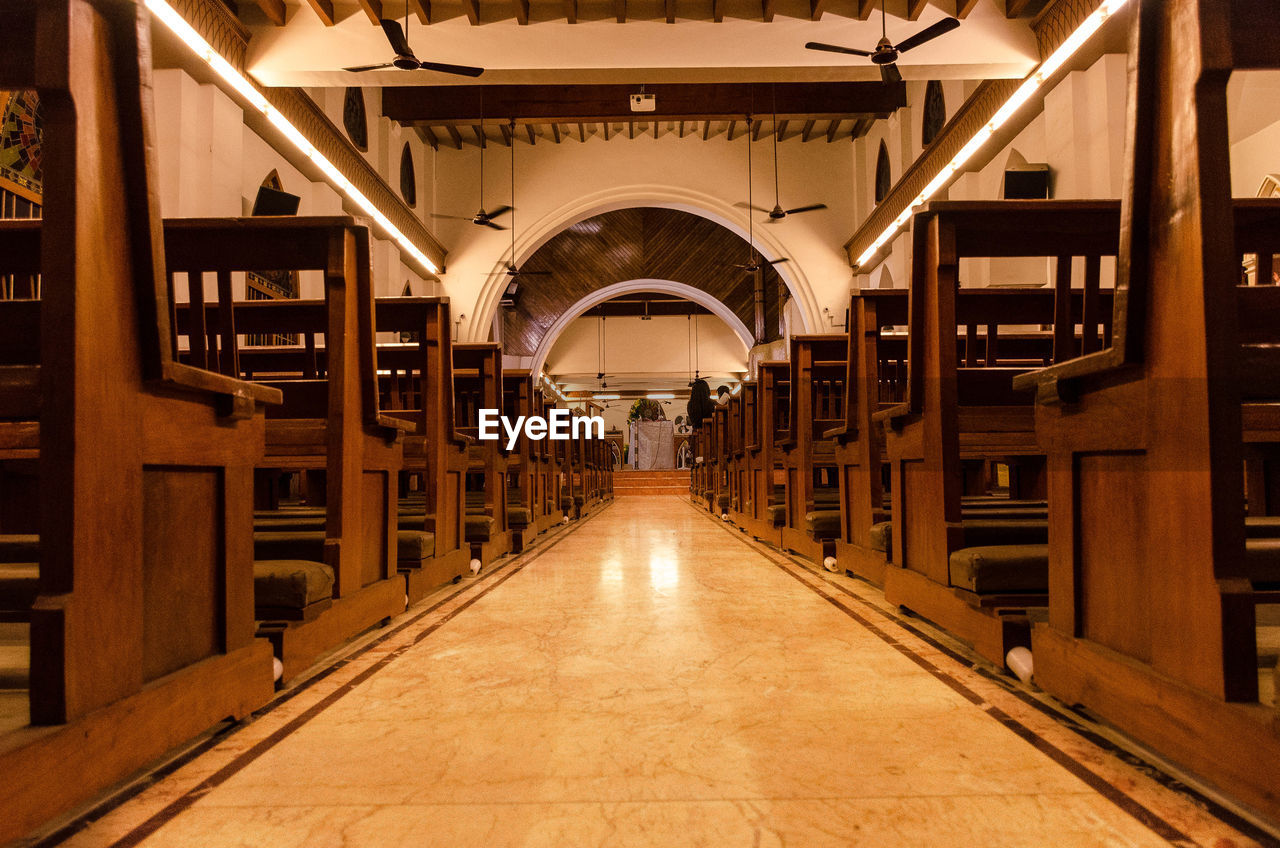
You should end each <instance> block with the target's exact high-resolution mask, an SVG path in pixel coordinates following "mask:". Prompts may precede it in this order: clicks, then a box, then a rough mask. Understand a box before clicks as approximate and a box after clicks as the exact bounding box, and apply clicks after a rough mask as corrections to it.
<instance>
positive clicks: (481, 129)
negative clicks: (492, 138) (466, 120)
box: [472, 124, 489, 148]
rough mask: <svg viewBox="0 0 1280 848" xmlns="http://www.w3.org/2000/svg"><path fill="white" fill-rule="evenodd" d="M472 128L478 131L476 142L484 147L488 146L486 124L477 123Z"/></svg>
mask: <svg viewBox="0 0 1280 848" xmlns="http://www.w3.org/2000/svg"><path fill="white" fill-rule="evenodd" d="M472 129H473V130H475V133H476V143H477V144H478V145H479V146H480V147H482V148H483V147H488V142H489V137H488V136H486V135H485V134H484V125H483V124H476V125H475V126H474V127H472Z"/></svg>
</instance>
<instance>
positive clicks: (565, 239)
mask: <svg viewBox="0 0 1280 848" xmlns="http://www.w3.org/2000/svg"><path fill="white" fill-rule="evenodd" d="M747 258H748V247H747V242H746V240H745V239H743V238H742V237H741V236H739V235H737V234H736V233H734V232H732V231H730V230H728V229H725V228H724V227H722V226H721V225H719V224H717V223H715V222H714V221H711V220H708V219H706V218H702V217H700V216H698V215H694V214H691V213H689V212H682V211H680V210H677V209H664V208H658V207H638V208H632V209H619V210H617V211H614V212H606V213H604V214H602V215H596V216H595V217H592V218H588V219H586V220H584V221H580V222H578V223H577V224H574V225H573V226H571V227H568V228H566V229H565V230H563V231H562V232H560V233H558V234H557V235H555V236H554V237H552V238H551V240H550V241H548V242H547V243H546V244H544V245H543V246H542V247H540V248H538V250H537V251H536V252H535V253H534V254H533V255H532V256H530V257H529V258H528V259H527V260H525V262H524V263H523V264H522V265H521V268H522V270H527V271H550V272H552V273H551V275H550V276H545V277H543V276H529V277H523V278H522V279H521V283H520V292H519V297H518V299H517V301H516V305H515V306H514V307H508V308H505V309H504V310H503V344H504V347H505V349H506V352H507V353H508V354H511V355H514V356H532V355H533V354H534V352H535V351H536V350H537V348H538V344H539V342H541V341H542V339H543V337H544V336H545V335H546V333H547V331H548V330H549V329H550V328H551V326H552V325H553V324H554V323H555V322H556V320H557V319H558V318H560V316H562V315H563V314H565V312H566V311H568V310H569V309H570V308H571V307H572V306H573V305H574V304H576V303H578V302H579V301H581V300H582V299H583V298H585V297H586V296H588V295H589V294H591V293H592V292H594V291H596V290H597V289H601V288H604V287H605V286H608V285H612V284H614V283H621V282H627V281H630V280H645V279H652V280H670V281H672V282H677V283H684V284H685V285H688V286H692V287H694V288H697V289H701V290H702V291H705V292H707V293H708V294H709V295H711V296H712V297H714V298H716V299H718V300H719V301H720V302H721V303H723V304H725V306H727V307H728V308H729V309H730V310H732V311H733V312H734V313H735V314H736V315H737V316H738V317H739V318H740V319H741V320H742V323H743V324H745V325H746V326H747V327H748V328H752V327H754V326H755V287H754V279H753V276H752V275H751V274H748V273H746V272H745V271H743V270H742V269H741V268H734V267H733V265H735V264H744V263H746V261H747ZM780 288H781V286H780V280H779V278H778V274H777V272H776V271H774V270H773V269H772V268H766V270H765V271H764V294H765V321H764V324H765V334H766V338H767V339H775V338H778V304H779V299H780V296H779V294H780V293H779V289H780Z"/></svg>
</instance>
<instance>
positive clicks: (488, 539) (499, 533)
mask: <svg viewBox="0 0 1280 848" xmlns="http://www.w3.org/2000/svg"><path fill="white" fill-rule="evenodd" d="M453 384H454V391H455V393H456V400H455V402H454V412H455V415H456V416H457V429H458V430H459V431H460V432H462V433H464V434H465V435H467V436H468V437H469V438H472V439H475V440H476V441H475V443H474V444H472V445H471V447H470V448H469V451H468V454H469V456H468V471H467V488H466V492H467V506H466V517H465V519H464V524H465V526H466V539H467V542H468V543H469V544H470V545H471V557H472V559H477V560H479V561H480V562H481V564H482V565H488V564H489V563H491V562H493V561H494V560H496V559H497V558H498V557H500V556H503V555H504V554H506V553H509V552H510V551H511V528H510V526H509V525H508V523H507V451H506V440H505V438H504V437H503V432H504V431H503V429H502V426H501V425H498V428H497V429H498V433H499V438H497V439H489V440H481V439H479V432H480V410H481V409H493V410H497V412H498V414H499V415H504V414H506V413H505V411H504V409H503V406H502V400H503V396H502V394H503V393H502V347H501V346H499V345H497V344H493V343H492V342H477V343H472V344H455V345H454V346H453Z"/></svg>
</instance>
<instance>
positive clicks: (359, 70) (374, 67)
mask: <svg viewBox="0 0 1280 848" xmlns="http://www.w3.org/2000/svg"><path fill="white" fill-rule="evenodd" d="M394 67H395V65H393V64H391V63H390V62H383V63H382V64H381V65H360V66H358V67H355V68H343V69H342V70H344V71H346V72H347V73H350V74H363V73H364V72H365V71H380V70H382V69H383V68H394Z"/></svg>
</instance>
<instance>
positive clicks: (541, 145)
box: [434, 134, 857, 340]
mask: <svg viewBox="0 0 1280 848" xmlns="http://www.w3.org/2000/svg"><path fill="white" fill-rule="evenodd" d="M746 145H747V141H746V137H745V136H743V135H739V136H738V137H737V138H736V139H735V140H734V141H733V142H732V143H730V142H728V141H727V140H726V138H725V136H724V135H723V134H722V135H720V136H719V137H716V138H712V139H710V140H708V141H702V140H701V138H690V137H686V138H684V139H681V138H679V137H678V136H677V135H675V134H665V135H663V136H662V137H661V138H658V139H654V138H652V136H649V137H646V138H643V139H640V138H637V139H635V140H630V139H626V138H618V137H614V138H612V139H611V140H610V141H607V142H606V141H604V140H603V139H600V138H594V137H589V138H588V140H587V141H586V142H585V143H582V142H579V141H577V140H566V141H564V142H563V143H561V144H558V145H557V144H554V143H552V142H551V140H550V139H547V140H540V141H539V142H538V143H537V144H536V145H534V146H533V147H530V146H529V145H528V144H527V143H520V144H518V146H517V148H516V157H517V158H516V167H517V171H518V173H517V180H516V207H517V210H516V215H515V224H516V232H515V234H516V257H517V260H523V259H524V258H525V257H527V256H528V255H529V254H531V253H532V252H533V251H534V250H535V249H536V248H537V247H538V246H539V245H540V244H541V243H542V242H543V241H545V240H546V239H547V238H549V237H550V236H551V235H554V233H555V232H557V231H559V230H561V229H563V228H564V227H565V226H567V225H568V224H571V223H574V222H575V221H578V220H582V219H583V218H586V217H589V216H590V215H594V214H598V213H600V212H604V211H608V210H610V209H617V208H622V207H626V206H643V205H652V206H673V207H676V208H682V209H687V210H688V211H692V212H696V213H699V214H704V215H707V216H708V217H712V218H714V219H716V220H719V221H720V222H721V223H723V224H726V225H727V226H730V227H731V228H733V229H735V230H736V231H738V232H740V233H741V234H742V235H743V236H744V237H745V236H746V234H747V223H748V222H747V218H746V216H745V215H744V214H743V211H742V210H741V209H736V208H734V206H733V204H734V203H737V202H740V201H745V200H746V199H747V185H746V184H747V147H746ZM851 149H852V145H851V144H850V142H849V141H848V139H844V140H841V141H837V142H835V143H832V144H827V143H826V140H825V138H824V139H821V140H815V141H812V142H810V143H808V144H803V143H801V142H800V141H799V139H792V140H789V141H786V142H784V143H782V144H780V145H779V146H778V150H779V180H780V188H781V197H782V202H783V204H784V205H786V206H798V205H801V204H808V203H816V202H822V203H826V204H827V205H828V207H830V208H829V209H827V210H825V211H821V212H813V213H807V214H804V215H798V216H795V217H794V218H787V219H786V220H785V221H784V222H782V223H780V224H775V225H768V226H763V225H760V224H759V222H758V221H757V222H756V224H755V225H754V227H755V237H756V241H757V244H758V245H760V246H761V248H762V250H763V252H764V253H766V254H767V255H768V256H770V257H771V258H776V257H778V256H788V257H790V258H791V259H792V262H791V263H789V264H788V265H786V266H783V268H782V269H781V270H782V273H783V275H784V277H785V278H786V279H787V281H788V283H789V285H791V286H792V291H793V293H794V294H795V295H796V297H797V299H798V300H799V302H800V306H801V307H802V311H803V312H804V314H805V316H806V320H809V321H813V322H814V323H815V326H816V320H817V317H818V316H819V315H821V310H822V307H824V306H827V307H830V308H832V309H833V310H834V309H835V308H836V307H837V306H838V307H839V309H840V310H841V312H843V310H844V308H845V306H846V305H847V303H846V301H847V298H848V289H849V282H850V279H851V275H850V271H849V265H848V260H847V258H846V257H845V255H844V252H843V250H842V249H841V245H842V244H843V243H844V241H845V239H847V238H848V237H849V234H850V233H852V232H853V230H854V229H855V227H856V226H857V221H856V219H855V214H854V206H853V189H854V178H853V169H852V155H851ZM509 156H510V149H509V148H506V147H503V146H501V145H494V144H490V146H489V148H488V150H487V152H486V156H485V196H484V204H485V206H486V207H488V208H492V207H493V206H497V205H500V204H504V203H507V202H509V198H510V178H509V173H510V171H509V168H510V159H509ZM752 156H753V185H754V200H755V202H756V203H757V205H761V206H766V207H768V206H772V205H773V199H774V192H773V171H772V158H771V157H772V151H771V147H770V144H769V143H768V138H767V137H765V138H762V139H761V141H760V142H757V143H755V145H754V147H753V153H752ZM437 163H438V170H437V179H438V183H437V191H436V206H435V210H434V211H437V212H441V213H445V214H451V215H470V214H473V213H474V212H475V210H476V207H477V206H478V205H479V201H480V198H479V188H478V170H479V151H478V149H477V148H474V147H466V148H464V149H463V150H461V151H458V150H454V149H451V148H449V149H446V148H444V147H442V148H441V150H440V151H439V153H438V154H437ZM760 217H763V216H757V218H760ZM509 222H510V219H504V221H503V223H509ZM435 231H436V232H437V235H438V236H439V237H440V238H441V239H442V240H443V241H444V242H445V243H446V244H447V245H448V246H449V248H450V252H449V266H448V269H447V273H446V274H444V275H443V276H442V278H441V279H442V282H443V285H444V289H445V292H446V293H447V294H448V295H449V297H450V298H451V299H452V301H453V303H454V312H455V314H456V313H458V312H463V313H465V314H466V315H467V321H466V322H464V325H463V327H462V337H463V338H466V339H470V340H476V339H483V338H487V337H488V335H489V332H490V326H491V320H492V315H493V312H494V310H495V309H496V306H497V302H496V301H497V296H498V293H499V290H500V287H501V282H502V281H499V280H497V279H496V278H495V277H494V276H493V272H494V270H495V268H496V267H497V266H498V265H499V263H502V262H505V261H506V260H507V258H508V257H509V255H510V249H511V242H510V239H511V233H509V232H501V233H499V232H495V231H492V230H486V229H482V228H479V227H475V226H473V225H471V224H469V223H466V222H462V221H456V222H455V221H440V222H438V223H437V224H436V226H435Z"/></svg>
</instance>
